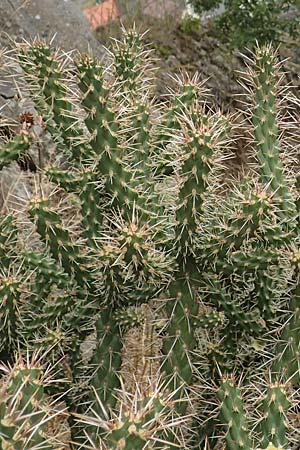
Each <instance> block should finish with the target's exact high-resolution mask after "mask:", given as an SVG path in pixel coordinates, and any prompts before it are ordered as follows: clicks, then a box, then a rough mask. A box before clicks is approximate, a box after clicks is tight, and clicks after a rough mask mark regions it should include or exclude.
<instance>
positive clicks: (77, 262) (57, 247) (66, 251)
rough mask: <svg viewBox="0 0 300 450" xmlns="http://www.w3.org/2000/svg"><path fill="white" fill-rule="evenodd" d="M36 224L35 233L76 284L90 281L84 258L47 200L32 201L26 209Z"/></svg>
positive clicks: (84, 283) (82, 284) (36, 199)
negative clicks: (73, 278) (36, 232)
mask: <svg viewBox="0 0 300 450" xmlns="http://www.w3.org/2000/svg"><path fill="white" fill-rule="evenodd" d="M28 212H29V215H30V217H31V218H32V219H33V221H34V222H35V224H36V227H37V231H38V233H39V235H40V236H41V237H42V239H44V240H45V242H46V243H47V245H49V248H50V252H51V254H52V257H53V258H54V259H56V260H57V261H58V262H59V264H60V265H61V267H63V269H64V270H65V271H66V272H67V273H68V274H69V275H71V276H74V277H75V279H76V282H77V283H78V284H79V285H81V286H85V285H86V284H87V283H88V280H89V279H90V275H89V273H88V269H87V262H86V258H84V257H83V256H82V255H81V251H80V248H79V246H78V245H77V244H76V243H73V241H72V239H71V237H70V234H69V231H68V230H66V229H64V228H63V227H62V224H61V219H60V217H59V215H58V214H57V213H56V212H55V211H54V210H53V209H51V208H50V203H49V200H43V199H38V198H35V199H32V200H31V201H30V205H29V209H28Z"/></svg>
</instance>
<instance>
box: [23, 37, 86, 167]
mask: <svg viewBox="0 0 300 450" xmlns="http://www.w3.org/2000/svg"><path fill="white" fill-rule="evenodd" d="M17 50H18V60H19V63H20V65H21V67H22V69H23V70H24V72H25V79H26V81H27V83H28V84H29V89H30V92H31V94H32V97H33V100H34V102H35V106H36V108H37V110H38V112H39V113H40V114H41V116H42V118H43V120H44V122H45V125H46V128H47V130H48V131H49V132H50V134H51V135H52V137H54V138H55V140H56V143H57V145H58V147H59V149H60V151H62V152H63V153H65V154H66V156H68V157H70V158H71V160H72V163H73V164H74V165H76V163H77V162H79V161H80V160H81V159H87V158H88V157H89V155H90V154H91V148H90V147H89V145H88V142H84V139H83V129H82V128H81V127H80V126H79V121H78V118H77V117H76V115H75V114H74V105H73V103H74V102H73V100H72V98H71V97H72V96H71V95H70V94H71V86H72V80H71V79H69V80H68V81H66V78H67V77H68V76H70V74H69V75H68V73H67V70H66V69H65V68H64V64H65V59H63V58H62V57H60V58H59V54H58V53H57V52H56V53H54V52H53V51H52V50H51V48H50V47H49V46H48V45H47V44H46V43H45V42H42V41H35V42H33V44H32V45H30V44H26V45H24V44H21V45H19V46H18V49H17Z"/></svg>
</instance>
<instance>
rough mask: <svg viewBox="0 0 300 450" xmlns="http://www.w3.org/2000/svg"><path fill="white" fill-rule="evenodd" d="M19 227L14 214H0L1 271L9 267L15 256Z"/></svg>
mask: <svg viewBox="0 0 300 450" xmlns="http://www.w3.org/2000/svg"><path fill="white" fill-rule="evenodd" d="M17 231H18V230H17V227H16V223H15V219H14V217H13V216H12V215H7V216H5V217H2V216H0V271H2V270H4V269H8V268H9V267H10V266H11V263H12V260H13V258H15V257H16V256H17V255H16V252H15V247H16V244H17V242H18V236H17Z"/></svg>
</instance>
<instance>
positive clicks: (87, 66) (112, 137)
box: [76, 57, 145, 217]
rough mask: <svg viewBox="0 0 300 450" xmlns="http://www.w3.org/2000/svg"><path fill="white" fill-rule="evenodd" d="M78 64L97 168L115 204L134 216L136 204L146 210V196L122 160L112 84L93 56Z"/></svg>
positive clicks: (141, 209) (80, 86) (83, 59)
mask: <svg viewBox="0 0 300 450" xmlns="http://www.w3.org/2000/svg"><path fill="white" fill-rule="evenodd" d="M76 68H77V72H78V78H79V82H78V85H79V88H80V90H81V92H82V94H83V98H82V106H83V108H84V109H85V111H86V113H87V114H86V118H85V124H86V126H87V128H88V130H89V132H90V144H91V146H92V148H93V150H94V151H95V153H96V155H97V157H96V159H95V161H94V169H95V170H96V171H97V173H98V174H99V175H101V176H103V177H104V181H105V189H106V191H107V192H108V193H109V194H110V195H111V197H112V205H113V206H117V207H119V209H120V210H121V211H122V212H123V213H124V214H125V215H126V216H127V217H131V216H132V210H133V208H135V209H139V210H140V211H144V207H145V199H144V197H143V196H141V195H139V192H138V191H137V190H136V189H135V186H134V182H133V179H134V174H133V173H131V172H130V171H129V170H128V168H127V164H126V163H125V161H124V160H123V159H124V154H126V145H125V144H121V143H120V142H119V136H118V132H119V119H118V115H117V112H116V107H115V105H113V104H112V101H111V98H110V97H111V95H110V87H109V86H108V84H107V82H105V81H104V77H103V73H102V67H101V66H100V65H99V64H98V63H97V62H96V61H95V60H93V59H92V58H88V57H85V58H82V59H81V60H80V61H78V62H77V66H76ZM122 145H123V147H122Z"/></svg>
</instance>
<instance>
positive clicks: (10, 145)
mask: <svg viewBox="0 0 300 450" xmlns="http://www.w3.org/2000/svg"><path fill="white" fill-rule="evenodd" d="M31 140H32V139H31V136H30V135H29V134H28V130H26V129H25V128H24V129H22V130H21V132H20V134H17V135H16V136H14V138H12V139H10V140H9V141H7V142H6V143H5V144H4V145H2V146H0V170H1V169H3V167H5V166H8V165H9V164H10V163H11V162H12V161H15V160H16V159H18V158H20V156H22V155H24V154H25V153H26V152H27V151H28V150H29V147H30V142H31Z"/></svg>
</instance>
